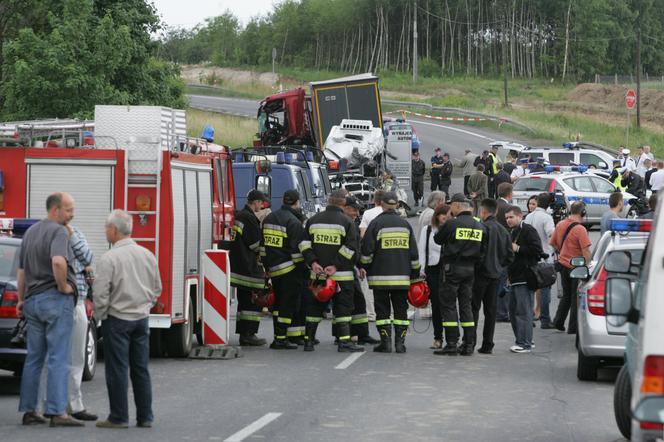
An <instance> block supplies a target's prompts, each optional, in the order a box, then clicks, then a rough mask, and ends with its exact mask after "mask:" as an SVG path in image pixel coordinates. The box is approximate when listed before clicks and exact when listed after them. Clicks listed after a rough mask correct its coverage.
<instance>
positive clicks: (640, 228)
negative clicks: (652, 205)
mask: <svg viewBox="0 0 664 442" xmlns="http://www.w3.org/2000/svg"><path fill="white" fill-rule="evenodd" d="M610 226H611V227H610V229H609V230H611V231H612V232H650V231H651V230H652V220H651V219H620V218H618V219H612V220H611V225H610Z"/></svg>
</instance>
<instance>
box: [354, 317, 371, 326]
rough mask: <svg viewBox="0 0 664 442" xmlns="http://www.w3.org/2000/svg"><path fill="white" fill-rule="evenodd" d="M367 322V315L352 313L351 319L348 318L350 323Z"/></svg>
mask: <svg viewBox="0 0 664 442" xmlns="http://www.w3.org/2000/svg"><path fill="white" fill-rule="evenodd" d="M368 322H369V317H368V316H367V315H353V319H351V320H350V323H351V324H353V325H358V324H365V323H368Z"/></svg>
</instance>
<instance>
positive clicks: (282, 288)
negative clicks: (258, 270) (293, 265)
mask: <svg viewBox="0 0 664 442" xmlns="http://www.w3.org/2000/svg"><path fill="white" fill-rule="evenodd" d="M301 281H302V279H301V275H300V272H298V271H297V270H294V271H291V272H289V273H286V274H285V275H281V276H277V277H274V278H272V287H273V288H274V293H275V295H276V300H275V307H274V310H273V312H272V315H273V317H274V318H275V320H274V336H275V338H276V339H286V334H287V332H288V328H289V327H292V325H293V320H294V319H295V311H296V308H297V304H298V296H299V294H300V289H301V287H302V282H301Z"/></svg>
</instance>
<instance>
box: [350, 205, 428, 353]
mask: <svg viewBox="0 0 664 442" xmlns="http://www.w3.org/2000/svg"><path fill="white" fill-rule="evenodd" d="M382 203H383V213H381V214H380V215H378V216H377V217H376V218H375V219H374V220H373V221H371V224H369V227H368V228H367V231H366V233H365V234H364V237H363V239H362V257H361V258H360V263H361V265H362V267H363V268H365V269H366V271H367V279H368V281H369V287H371V288H372V289H373V291H374V304H375V306H376V328H378V332H379V333H380V344H379V345H377V346H376V347H374V351H376V352H381V353H391V352H392V340H391V335H392V324H394V347H395V351H396V352H397V353H405V352H406V345H405V340H406V332H407V331H408V325H409V321H408V289H409V288H410V283H411V281H413V280H415V279H416V278H418V277H419V273H420V262H419V259H418V255H417V242H416V241H415V235H413V229H412V227H411V226H410V224H409V223H408V221H406V220H405V219H403V218H401V216H400V215H399V214H398V213H397V212H396V208H397V205H398V204H399V200H398V198H397V196H396V194H395V193H394V192H387V193H386V194H385V195H384V196H383V201H382ZM390 302H391V304H392V309H393V310H394V320H393V321H390Z"/></svg>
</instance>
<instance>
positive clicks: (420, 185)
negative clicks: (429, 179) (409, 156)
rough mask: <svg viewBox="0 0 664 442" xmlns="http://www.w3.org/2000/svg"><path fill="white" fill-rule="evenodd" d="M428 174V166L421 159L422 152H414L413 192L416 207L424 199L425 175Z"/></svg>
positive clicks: (412, 169) (412, 170)
mask: <svg viewBox="0 0 664 442" xmlns="http://www.w3.org/2000/svg"><path fill="white" fill-rule="evenodd" d="M425 172H426V165H425V164H424V161H423V160H422V158H420V152H419V151H416V152H413V162H412V168H411V173H412V175H413V176H412V182H411V188H412V190H413V198H414V199H415V205H416V206H419V205H420V201H422V197H423V196H424V173H425Z"/></svg>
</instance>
